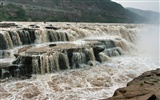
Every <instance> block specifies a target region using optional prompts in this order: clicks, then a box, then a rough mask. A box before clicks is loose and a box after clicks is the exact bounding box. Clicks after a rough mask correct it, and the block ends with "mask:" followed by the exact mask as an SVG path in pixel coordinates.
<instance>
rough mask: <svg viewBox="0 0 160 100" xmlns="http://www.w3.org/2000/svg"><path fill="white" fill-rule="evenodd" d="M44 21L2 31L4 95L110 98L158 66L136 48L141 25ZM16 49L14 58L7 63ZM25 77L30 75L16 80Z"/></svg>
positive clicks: (2, 87) (0, 53)
mask: <svg viewBox="0 0 160 100" xmlns="http://www.w3.org/2000/svg"><path fill="white" fill-rule="evenodd" d="M40 24H41V25H42V26H41V27H40V28H39V29H32V28H31V29H25V28H24V29H13V31H12V29H10V30H9V31H10V32H9V31H8V30H7V29H6V31H4V30H3V31H0V41H1V43H2V44H3V45H2V44H0V60H1V62H0V67H2V68H1V70H0V77H1V78H2V79H0V81H2V83H1V84H0V88H1V89H2V91H3V92H2V96H1V98H2V99H10V100H11V99H30V100H35V99H55V98H56V99H65V100H70V99H87V100H88V99H106V98H108V97H109V96H111V95H112V94H113V92H114V90H115V89H117V88H119V87H122V86H125V85H126V83H127V82H128V81H130V80H131V79H133V78H135V77H137V76H138V75H140V74H141V73H143V72H144V71H148V70H151V69H155V68H158V67H159V64H158V61H157V60H155V59H152V58H148V57H147V56H145V57H144V56H141V54H139V53H137V51H135V50H137V49H135V47H134V46H135V45H136V40H137V37H138V34H140V33H138V31H137V30H138V26H139V25H127V24H126V25H125V24H124V25H123V24H120V25H114V24H87V23H77V24H74V23H71V26H67V25H66V23H63V24H62V23H61V24H60V23H53V26H56V27H58V28H57V29H56V30H55V29H46V28H45V25H44V26H43V24H42V23H40ZM133 26H134V27H133ZM136 26H137V27H136ZM144 26H145V25H144ZM59 27H60V28H59ZM139 30H140V29H139ZM102 35H103V36H102ZM77 39H80V40H78V41H76V42H72V41H75V40H77ZM13 40H16V41H13ZM57 41H61V42H60V43H57ZM66 41H70V42H66ZM49 42H52V43H49ZM82 43H84V44H82ZM31 44H32V46H29V47H28V46H27V47H23V46H24V45H31ZM37 44H39V45H38V46H36V45H37ZM19 46H22V47H23V48H22V47H19ZM13 49H14V50H15V51H16V53H15V54H16V57H17V58H16V60H14V61H13V62H12V63H10V64H7V65H5V67H3V66H4V65H3V66H2V64H1V63H2V62H3V61H5V60H4V59H5V58H9V56H10V55H12V56H13ZM11 51H12V53H10V52H11ZM133 51H134V52H133ZM4 52H5V53H4ZM2 55H3V56H2ZM13 58H14V57H13ZM14 59H15V58H14ZM91 63H92V64H91ZM7 66H8V67H7ZM77 68H81V69H77ZM65 69H66V70H65ZM67 69H68V70H67ZM23 76H25V77H31V79H27V80H19V79H18V81H17V80H15V79H14V78H17V77H19V78H21V77H23ZM6 78H8V80H6Z"/></svg>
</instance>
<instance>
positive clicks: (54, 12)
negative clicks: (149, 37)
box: [0, 0, 147, 23]
mask: <svg viewBox="0 0 160 100" xmlns="http://www.w3.org/2000/svg"><path fill="white" fill-rule="evenodd" d="M8 4H11V5H12V6H14V8H15V9H18V7H20V8H21V9H23V10H24V11H25V14H24V15H22V16H23V17H24V18H23V19H22V20H25V21H67V22H68V21H69V22H72V21H74V22H110V23H115V22H116V23H119V22H126V23H130V22H132V23H134V22H145V21H146V20H147V19H145V18H143V17H141V16H140V15H138V14H134V13H132V12H130V11H128V10H126V9H125V8H124V7H123V6H121V5H120V4H118V3H115V2H112V1H110V0H45V1H44V0H27V1H26V0H1V6H0V8H1V9H4V10H5V9H7V11H6V12H12V10H13V9H12V8H10V7H8V6H7V5H8ZM11 5H9V6H11ZM16 15H17V14H16ZM6 16H11V18H9V19H6V18H5V17H3V18H0V20H2V21H3V20H14V19H12V18H13V17H12V15H11V14H8V15H6ZM20 20H21V19H20Z"/></svg>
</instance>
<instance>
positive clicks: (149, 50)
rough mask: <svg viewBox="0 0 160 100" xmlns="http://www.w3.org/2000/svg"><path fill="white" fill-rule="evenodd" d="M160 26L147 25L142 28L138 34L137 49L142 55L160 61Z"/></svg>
mask: <svg viewBox="0 0 160 100" xmlns="http://www.w3.org/2000/svg"><path fill="white" fill-rule="evenodd" d="M159 28H160V27H159V26H158V25H146V26H145V27H142V29H140V30H139V31H138V32H139V33H138V36H137V37H138V41H136V43H137V48H138V49H139V50H140V51H141V53H142V54H144V55H146V56H149V57H153V58H155V59H159V56H160V55H159V47H160V41H159V36H160V33H159Z"/></svg>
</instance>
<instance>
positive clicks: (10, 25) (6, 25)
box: [0, 23, 17, 28]
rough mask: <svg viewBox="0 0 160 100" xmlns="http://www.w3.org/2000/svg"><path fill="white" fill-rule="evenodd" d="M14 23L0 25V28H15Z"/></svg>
mask: <svg viewBox="0 0 160 100" xmlns="http://www.w3.org/2000/svg"><path fill="white" fill-rule="evenodd" d="M16 26H17V25H16V24H15V23H0V27H3V28H8V27H16Z"/></svg>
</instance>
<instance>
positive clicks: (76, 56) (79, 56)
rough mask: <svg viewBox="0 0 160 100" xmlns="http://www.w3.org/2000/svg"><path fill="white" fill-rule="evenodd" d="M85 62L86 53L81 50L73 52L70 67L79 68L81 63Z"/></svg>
mask: <svg viewBox="0 0 160 100" xmlns="http://www.w3.org/2000/svg"><path fill="white" fill-rule="evenodd" d="M85 63H86V55H85V54H84V53H83V52H73V57H72V68H73V69H75V68H80V67H81V64H85Z"/></svg>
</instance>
